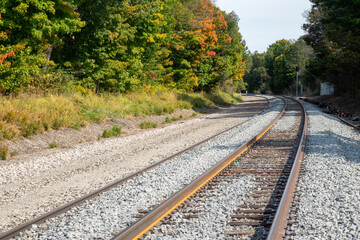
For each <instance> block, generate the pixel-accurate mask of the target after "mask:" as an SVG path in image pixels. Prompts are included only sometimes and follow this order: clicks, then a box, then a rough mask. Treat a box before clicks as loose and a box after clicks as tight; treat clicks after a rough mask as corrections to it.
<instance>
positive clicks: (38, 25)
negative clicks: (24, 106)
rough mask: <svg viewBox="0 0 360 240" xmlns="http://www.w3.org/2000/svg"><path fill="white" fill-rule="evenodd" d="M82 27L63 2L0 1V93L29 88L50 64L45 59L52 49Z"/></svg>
mask: <svg viewBox="0 0 360 240" xmlns="http://www.w3.org/2000/svg"><path fill="white" fill-rule="evenodd" d="M84 24H85V23H84V22H83V21H81V20H80V18H79V15H78V14H77V13H76V12H75V11H74V8H73V7H72V5H71V4H70V3H68V2H65V1H60V0H41V1H40V0H33V1H26V0H17V1H2V3H1V4H0V92H2V93H6V94H9V93H11V92H17V91H19V90H20V89H21V88H26V87H27V86H29V85H30V84H31V81H32V80H33V79H34V77H35V75H36V74H38V73H39V72H40V71H41V68H42V67H44V66H47V65H49V64H53V62H51V61H48V59H47V58H46V57H47V55H49V56H50V52H49V50H50V49H51V48H52V46H53V45H54V44H59V43H61V42H62V40H63V39H64V37H65V36H66V35H68V34H71V33H74V32H77V31H80V29H81V27H83V26H84ZM46 52H48V54H46Z"/></svg>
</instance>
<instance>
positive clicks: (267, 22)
mask: <svg viewBox="0 0 360 240" xmlns="http://www.w3.org/2000/svg"><path fill="white" fill-rule="evenodd" d="M215 4H216V5H217V6H218V7H219V8H220V9H221V10H225V11H226V12H228V13H229V12H231V11H235V12H236V14H237V15H238V16H239V18H240V22H239V27H240V33H241V35H242V36H243V39H244V40H245V41H246V46H247V47H248V48H249V50H250V51H251V52H255V51H258V52H265V51H266V49H267V48H268V46H269V45H271V44H272V43H274V42H276V41H277V40H280V39H289V40H290V39H295V40H296V39H298V38H299V37H300V36H302V35H304V34H305V32H304V31H303V30H302V29H301V26H302V25H303V24H304V23H305V21H306V19H305V18H304V17H303V13H304V12H305V11H307V10H310V8H311V3H310V1H309V0H216V3H215Z"/></svg>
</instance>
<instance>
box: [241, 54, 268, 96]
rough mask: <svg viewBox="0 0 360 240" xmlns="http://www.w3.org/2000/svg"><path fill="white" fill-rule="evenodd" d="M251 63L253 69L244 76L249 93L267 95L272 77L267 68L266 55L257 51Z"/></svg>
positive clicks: (252, 55) (252, 56)
mask: <svg viewBox="0 0 360 240" xmlns="http://www.w3.org/2000/svg"><path fill="white" fill-rule="evenodd" d="M251 62H252V65H251V68H250V70H249V71H248V73H247V74H245V76H244V79H245V81H246V83H247V84H248V91H250V92H261V93H265V92H266V91H267V90H268V87H269V81H270V76H269V75H268V73H267V71H266V68H265V53H258V52H257V51H255V52H254V53H253V54H251Z"/></svg>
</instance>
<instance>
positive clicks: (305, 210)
mask: <svg viewBox="0 0 360 240" xmlns="http://www.w3.org/2000/svg"><path fill="white" fill-rule="evenodd" d="M304 105H305V107H306V110H307V113H308V116H309V135H308V142H307V152H306V155H305V158H304V161H305V166H304V167H305V174H304V175H303V176H302V177H301V179H300V182H299V185H298V190H297V191H298V192H299V194H300V198H299V199H300V202H299V204H298V207H299V209H298V212H297V220H298V222H299V223H298V224H297V225H293V227H292V229H294V230H295V234H296V235H295V237H291V238H290V239H301V240H303V239H336V240H339V239H354V240H355V239H356V240H357V239H360V208H359V206H360V184H359V183H360V134H359V132H358V131H356V130H355V129H353V128H352V127H349V126H347V125H345V124H344V123H342V122H340V121H339V120H338V119H337V118H335V117H334V116H331V115H328V114H325V113H322V112H321V109H319V108H317V107H315V106H314V105H311V104H309V103H305V104H304Z"/></svg>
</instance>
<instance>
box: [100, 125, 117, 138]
mask: <svg viewBox="0 0 360 240" xmlns="http://www.w3.org/2000/svg"><path fill="white" fill-rule="evenodd" d="M121 134H122V130H121V127H118V126H113V127H112V128H111V129H109V130H104V131H103V135H102V136H103V138H110V137H116V136H120V135H121Z"/></svg>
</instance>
